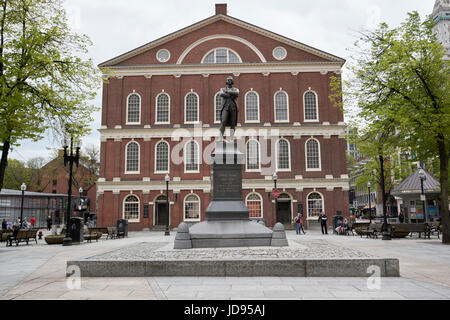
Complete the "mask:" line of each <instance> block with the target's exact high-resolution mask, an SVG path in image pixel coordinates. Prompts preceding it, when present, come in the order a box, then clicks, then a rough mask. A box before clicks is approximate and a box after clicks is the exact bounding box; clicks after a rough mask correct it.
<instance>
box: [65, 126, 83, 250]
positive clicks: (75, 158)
mask: <svg viewBox="0 0 450 320" xmlns="http://www.w3.org/2000/svg"><path fill="white" fill-rule="evenodd" d="M67 133H68V134H70V150H69V154H68V153H67V149H68V148H69V147H68V146H67V136H65V137H64V166H67V163H69V182H68V183H69V190H68V191H67V210H66V217H67V219H66V237H65V238H64V240H63V246H71V245H72V238H71V237H70V231H69V219H70V216H71V214H70V211H71V210H72V205H71V204H72V170H73V164H74V163H75V164H76V165H77V167H78V162H79V160H80V144H79V142H77V143H76V146H75V147H76V151H75V154H74V153H73V135H72V132H70V131H69V130H67Z"/></svg>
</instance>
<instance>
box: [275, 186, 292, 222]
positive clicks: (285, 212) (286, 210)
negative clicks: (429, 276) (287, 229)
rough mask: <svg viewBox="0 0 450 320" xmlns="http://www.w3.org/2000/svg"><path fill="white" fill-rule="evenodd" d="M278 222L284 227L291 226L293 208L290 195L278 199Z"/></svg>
mask: <svg viewBox="0 0 450 320" xmlns="http://www.w3.org/2000/svg"><path fill="white" fill-rule="evenodd" d="M277 211H278V212H277V222H280V223H282V224H284V225H291V221H292V206H291V197H290V196H289V195H288V194H285V193H284V194H282V195H280V197H279V198H278V210H277Z"/></svg>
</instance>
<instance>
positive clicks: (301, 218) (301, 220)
mask: <svg viewBox="0 0 450 320" xmlns="http://www.w3.org/2000/svg"><path fill="white" fill-rule="evenodd" d="M299 229H300V230H299V231H300V232H303V234H306V232H305V229H303V213H300V226H299Z"/></svg>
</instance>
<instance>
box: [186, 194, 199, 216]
mask: <svg viewBox="0 0 450 320" xmlns="http://www.w3.org/2000/svg"><path fill="white" fill-rule="evenodd" d="M184 220H185V221H200V198H199V197H198V196H197V195H195V194H190V195H188V196H187V197H186V198H185V199H184Z"/></svg>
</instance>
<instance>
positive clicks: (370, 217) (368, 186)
mask: <svg viewBox="0 0 450 320" xmlns="http://www.w3.org/2000/svg"><path fill="white" fill-rule="evenodd" d="M371 186H372V184H371V183H370V181H369V182H367V189H369V219H370V223H371V224H372V202H371V199H370V198H371V197H370V187H371Z"/></svg>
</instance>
